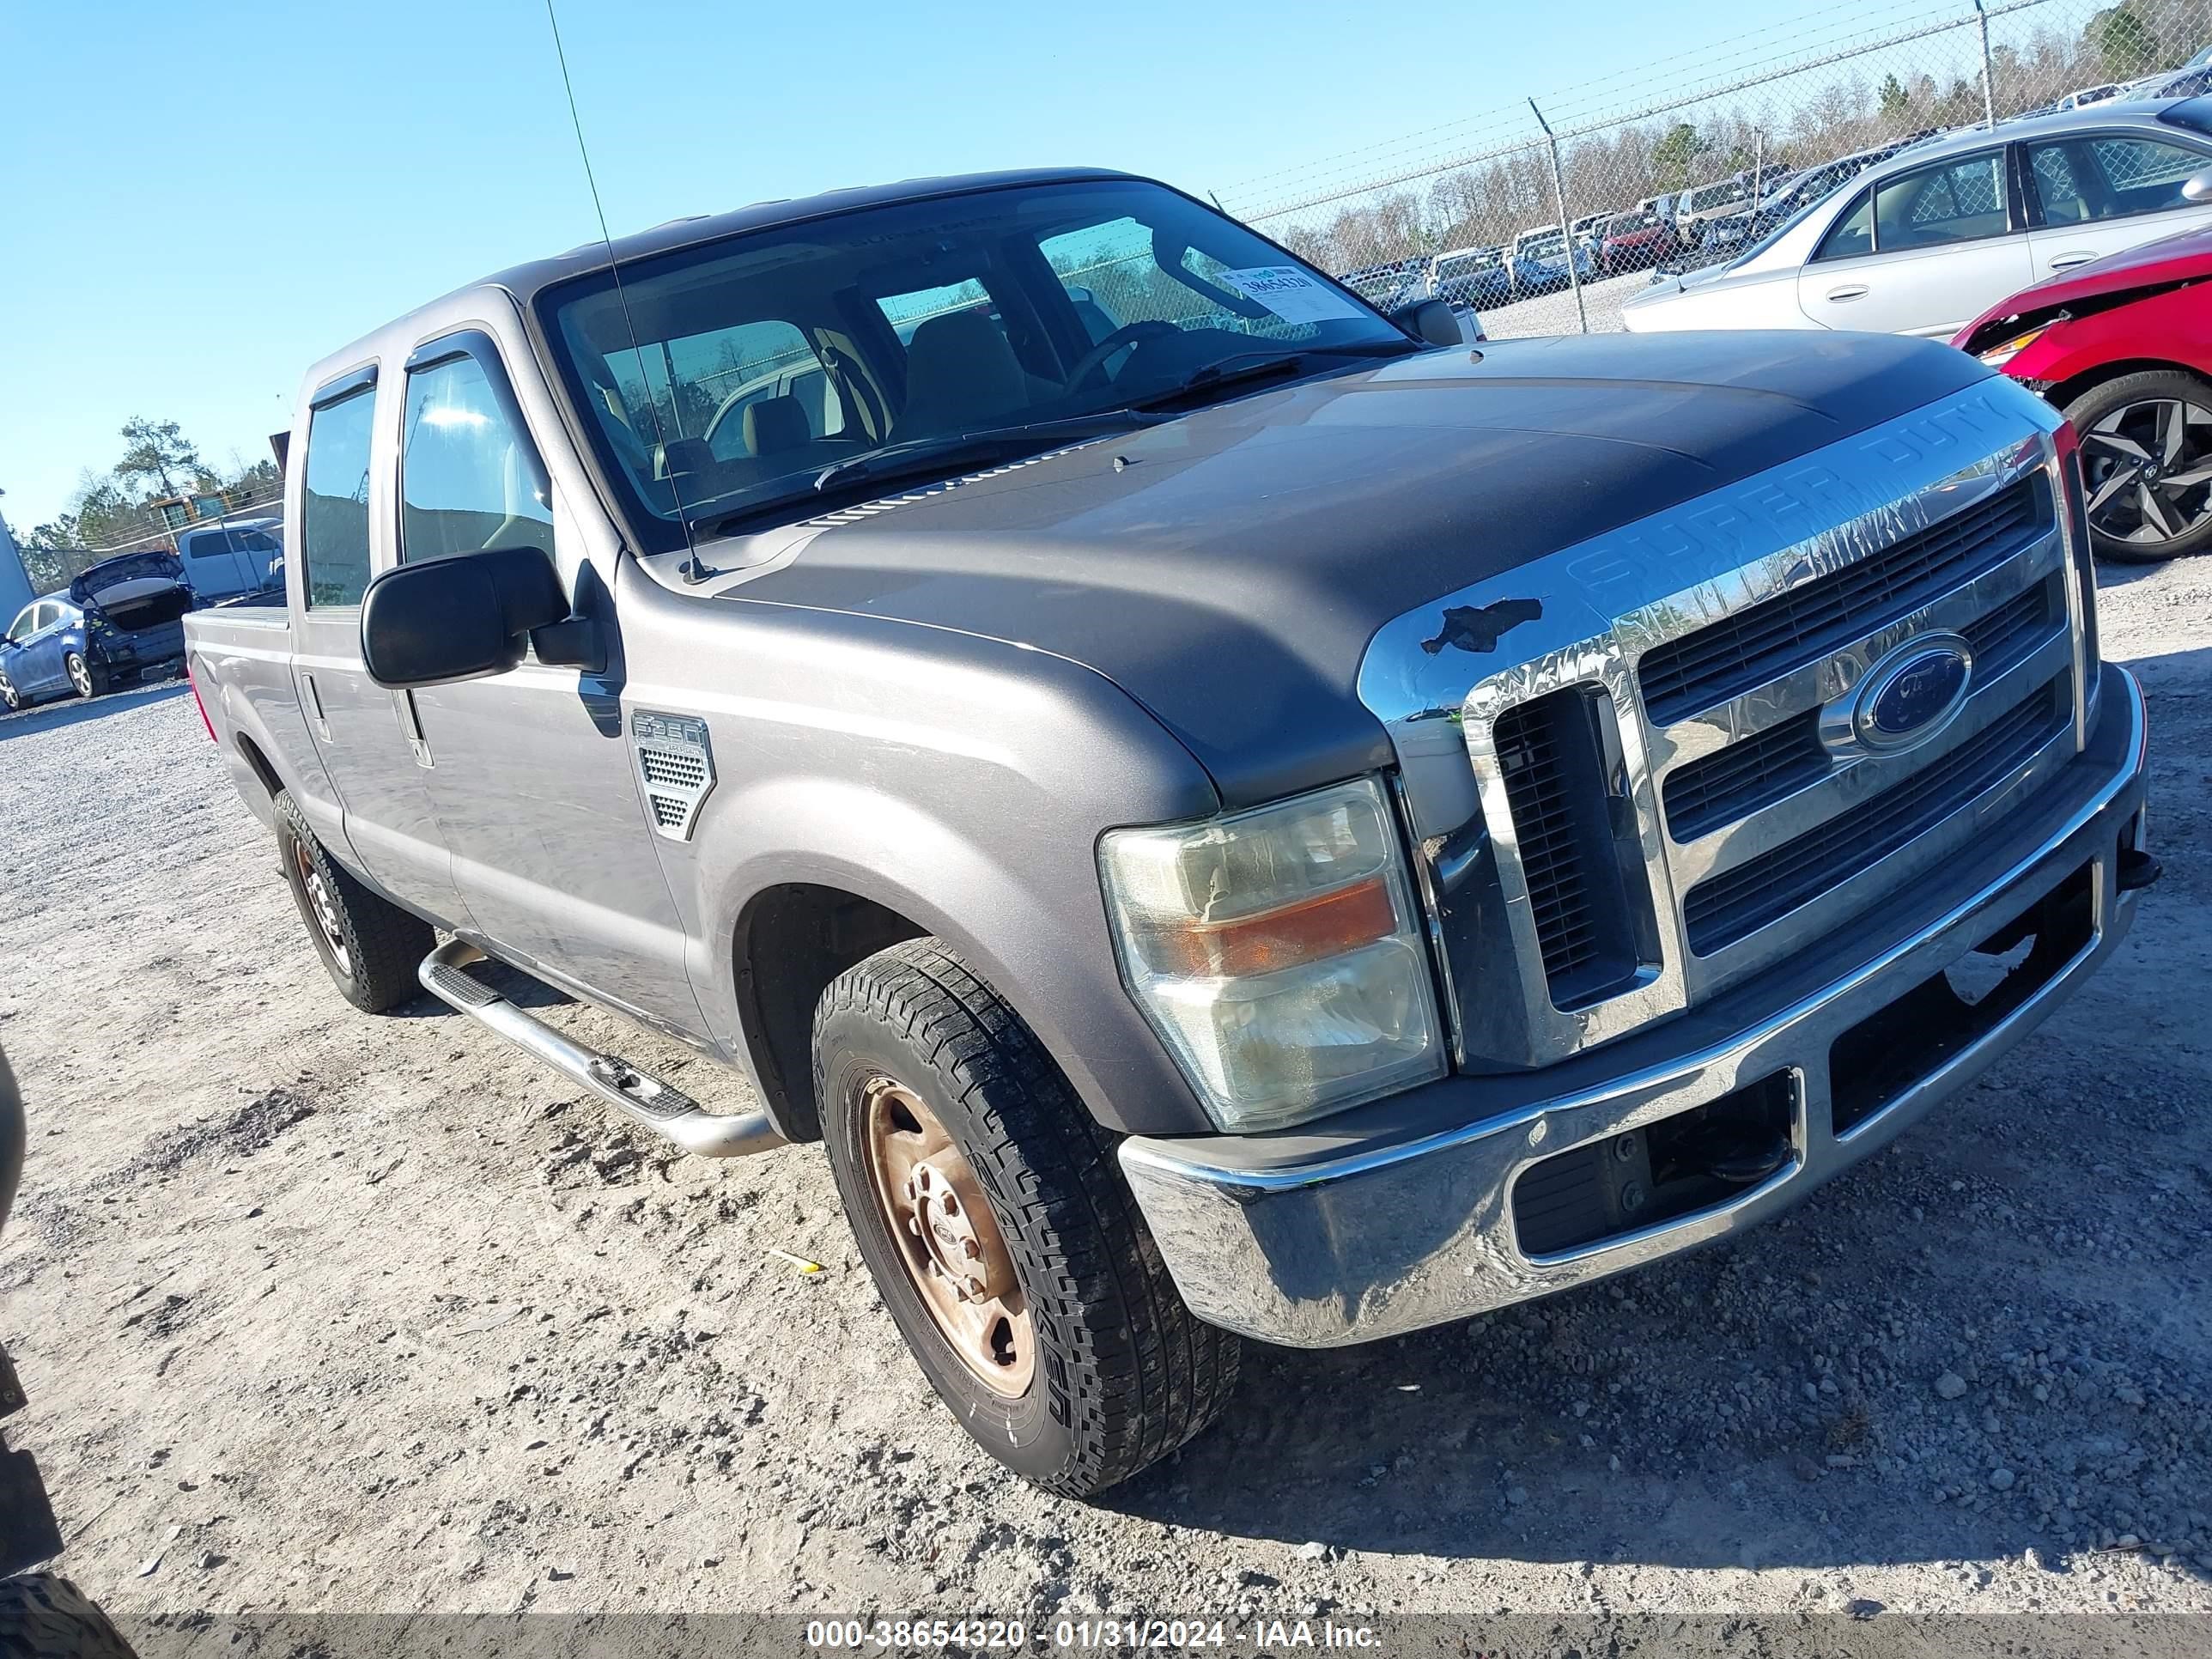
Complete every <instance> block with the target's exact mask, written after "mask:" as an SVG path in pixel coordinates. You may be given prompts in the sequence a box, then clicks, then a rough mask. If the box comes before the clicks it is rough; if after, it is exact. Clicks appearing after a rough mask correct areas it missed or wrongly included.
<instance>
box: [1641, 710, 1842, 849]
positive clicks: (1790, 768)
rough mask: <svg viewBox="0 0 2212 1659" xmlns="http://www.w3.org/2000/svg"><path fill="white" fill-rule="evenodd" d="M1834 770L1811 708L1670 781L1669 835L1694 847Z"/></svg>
mask: <svg viewBox="0 0 2212 1659" xmlns="http://www.w3.org/2000/svg"><path fill="white" fill-rule="evenodd" d="M1834 765H1835V760H1834V757H1832V756H1831V755H1830V754H1829V753H1828V750H1827V748H1826V745H1825V744H1822V743H1821V741H1820V710H1819V709H1817V708H1808V709H1807V710H1806V711H1805V712H1804V713H1803V714H1799V715H1797V716H1796V718H1795V719H1792V720H1784V721H1783V722H1782V724H1781V725H1779V726H1768V727H1767V728H1766V730H1765V731H1764V732H1759V734H1758V735H1757V736H1756V737H1752V738H1745V739H1744V741H1743V742H1741V743H1733V744H1729V746H1728V747H1727V748H1725V749H1723V750H1721V751H1720V752H1719V753H1717V754H1713V755H1708V756H1706V757H1705V758H1704V759H1703V760H1698V761H1692V762H1691V763H1689V764H1688V765H1687V766H1685V767H1684V768H1682V769H1681V770H1680V771H1679V772H1677V773H1675V774H1674V776H1672V777H1670V778H1668V780H1667V829H1668V833H1669V834H1670V835H1672V836H1674V839H1675V840H1676V841H1695V840H1696V839H1697V838H1698V837H1699V836H1702V835H1704V834H1705V832H1706V831H1708V830H1710V829H1718V828H1719V827H1720V826H1721V825H1723V824H1724V823H1735V821H1736V820H1737V819H1738V818H1741V817H1749V816H1750V815H1751V814H1752V813H1753V812H1756V811H1759V808H1760V807H1762V806H1768V805H1772V804H1773V803H1774V802H1776V801H1778V800H1780V799H1782V798H1783V797H1784V796H1785V795H1788V794H1792V793H1796V791H1797V790H1800V789H1802V788H1803V787H1805V786H1806V785H1807V784H1808V783H1813V782H1815V781H1818V780H1820V779H1821V778H1824V777H1826V776H1827V775H1828V773H1829V772H1830V771H1831V770H1832V769H1833V768H1834Z"/></svg>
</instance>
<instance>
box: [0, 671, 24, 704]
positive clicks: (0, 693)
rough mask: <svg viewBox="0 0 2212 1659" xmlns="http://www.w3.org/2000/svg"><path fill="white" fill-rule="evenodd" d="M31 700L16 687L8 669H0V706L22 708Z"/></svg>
mask: <svg viewBox="0 0 2212 1659" xmlns="http://www.w3.org/2000/svg"><path fill="white" fill-rule="evenodd" d="M29 701H30V699H29V698H27V697H26V696H24V695H23V694H22V693H21V691H18V690H16V689H15V681H13V680H11V679H9V678H8V674H7V671H6V670H4V669H0V707H5V708H11V709H13V708H22V707H23V706H24V704H26V703H27V702H29Z"/></svg>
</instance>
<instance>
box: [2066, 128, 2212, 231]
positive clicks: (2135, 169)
mask: <svg viewBox="0 0 2212 1659" xmlns="http://www.w3.org/2000/svg"><path fill="white" fill-rule="evenodd" d="M2208 166H2212V156H2207V155H2204V154H2203V152H2201V151H2198V150H2194V149H2187V148H2185V146H2183V145H2180V144H2168V143H2160V142H2159V141H2157V140H2156V139H2151V138H2127V137H2117V136H2114V135H2111V134H2107V135H2105V136H2103V137H2094V138H2068V139H2062V140H2060V141H2058V142H2057V143H2047V144H2034V145H2031V146H2030V147H2029V149H2028V171H2029V172H2030V173H2032V174H2033V177H2034V179H2035V193H2036V196H2037V198H2038V199H2039V200H2040V201H2041V203H2042V204H2043V221H2044V222H2045V224H2051V225H2072V224H2081V223H2085V222H2093V221H2096V220H2100V219H2125V218H2129V217H2131V216H2134V215H2136V214H2138V213H2164V212H2166V211H2167V210H2171V209H2173V208H2178V207H2185V206H2187V205H2188V198H2187V197H2185V196H2183V194H2182V193H2181V190H2182V186H2183V185H2185V184H2187V183H2188V182H2189V180H2190V179H2192V178H2193V177H2195V176H2196V175H2197V173H2202V172H2203V171H2204V169H2205V168H2206V167H2208Z"/></svg>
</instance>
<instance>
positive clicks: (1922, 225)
mask: <svg viewBox="0 0 2212 1659" xmlns="http://www.w3.org/2000/svg"><path fill="white" fill-rule="evenodd" d="M1874 204H1875V206H1874V217H1875V248H1876V249H1877V250H1878V251H1879V252H1883V253H1902V252H1908V251H1910V250H1911V249H1914V248H1923V247H1942V246H1947V245H1948V244H1950V243H1952V242H1972V241H1978V240H1981V239H1982V238H1983V237H1985V236H2002V235H2003V234H2005V232H2006V231H2007V229H2008V228H2009V226H2010V221H2009V219H2008V216H2007V214H2006V212H2005V186H2004V157H2003V155H2002V153H2001V152H1998V151H1996V150H1990V151H1988V152H1985V153H1984V154H1983V155H1971V156H1968V157H1966V159H1965V160H1964V161H1944V162H1939V163H1937V164H1936V166H1934V167H1917V168H1916V169H1914V170H1913V171H1912V172H1911V173H1905V174H1903V175H1901V176H1899V177H1898V178H1895V179H1891V180H1889V182H1888V183H1887V184H1885V185H1880V186H1878V187H1877V188H1876V189H1875V194H1874Z"/></svg>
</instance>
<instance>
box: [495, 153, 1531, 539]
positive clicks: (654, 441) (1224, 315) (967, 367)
mask: <svg viewBox="0 0 2212 1659" xmlns="http://www.w3.org/2000/svg"><path fill="white" fill-rule="evenodd" d="M1553 234H1554V235H1555V236H1556V234H1557V233H1556V232H1555V233H1553ZM1405 285H1406V281H1405V280H1401V281H1399V282H1396V283H1392V284H1391V286H1392V287H1393V289H1394V290H1395V289H1400V288H1403V287H1404V286H1405ZM625 300H626V301H628V309H627V313H625V311H624V308H623V301H625ZM536 303H537V306H538V311H539V314H540V316H541V318H542V319H543V321H544V325H545V332H546V335H547V337H548V338H549V339H550V342H551V343H552V346H553V351H554V356H555V358H556V364H557V367H558V368H560V370H561V373H562V379H563V381H564V383H565V384H566V386H567V388H568V395H569V396H570V398H572V400H573V401H574V404H575V406H576V407H577V409H578V410H579V412H580V415H581V416H582V417H583V423H584V425H585V427H586V432H587V434H588V435H589V436H590V438H591V441H592V447H593V448H594V450H595V451H596V452H597V454H598V459H599V464H600V468H601V471H602V473H603V474H604V475H605V477H607V479H608V481H609V483H611V485H612V486H613V487H614V489H615V493H616V494H617V496H618V497H619V498H621V499H622V501H623V505H624V511H625V514H626V516H628V517H630V518H631V519H633V520H635V524H634V526H633V527H634V529H635V532H636V539H637V541H638V543H639V544H641V547H642V548H643V549H644V550H647V551H648V552H668V551H673V550H678V549H680V548H682V547H684V545H685V543H686V528H685V527H686V526H687V524H690V525H695V526H701V527H702V528H703V529H704V530H705V531H706V532H707V533H708V534H714V533H726V532H727V531H728V529H730V528H732V527H735V526H744V525H749V524H750V523H752V522H753V521H754V520H757V519H763V518H764V517H768V516H773V515H775V514H777V513H788V512H789V511H790V510H791V509H793V508H797V507H805V508H807V509H808V510H810V511H811V510H813V509H814V508H815V507H816V506H817V503H818V502H819V501H822V500H823V494H824V491H825V490H827V489H830V488H831V484H830V483H829V482H828V481H835V480H847V481H849V482H848V483H846V484H845V486H844V487H846V488H851V487H853V485H854V484H856V483H858V482H859V481H860V480H861V479H864V478H866V479H872V480H874V481H875V482H876V483H878V484H880V482H881V480H882V479H883V478H884V476H885V469H887V468H889V467H890V466H892V465H897V466H900V467H902V468H907V469H910V468H912V467H913V466H915V465H927V464H929V460H930V458H933V457H934V456H936V455H938V454H939V453H948V454H949V453H952V452H953V451H954V450H956V449H957V450H959V451H960V452H961V453H963V454H964V453H969V452H972V451H976V450H978V449H979V448H981V447H984V446H986V445H998V446H1006V445H1010V444H1016V443H1018V441H1020V440H1021V439H1022V438H1023V435H1024V434H1026V433H1027V432H1028V431H1029V430H1030V429H1031V428H1040V427H1045V426H1048V425H1049V426H1050V428H1051V435H1052V436H1053V437H1054V438H1056V439H1057V440H1058V441H1063V442H1064V441H1066V436H1065V435H1066V432H1067V430H1068V424H1067V423H1069V422H1089V421H1091V420H1094V419H1103V417H1106V416H1113V415H1117V414H1121V413H1124V412H1126V411H1127V410H1130V408H1131V406H1132V405H1133V404H1140V403H1144V402H1146V401H1147V400H1151V399H1155V398H1161V397H1164V396H1170V395H1197V394H1196V392H1195V388H1194V380H1193V377H1194V376H1195V375H1197V374H1199V373H1200V371H1201V370H1206V369H1210V368H1212V367H1213V366H1215V365H1217V364H1226V363H1229V362H1232V361H1237V360H1243V359H1249V358H1251V357H1253V356H1255V355H1257V356H1270V355H1284V356H1288V355H1291V354H1292V353H1296V354H1297V355H1298V356H1299V358H1300V368H1302V369H1303V368H1304V363H1305V362H1306V361H1307V360H1308V359H1309V358H1311V359H1315V360H1317V361H1316V368H1315V369H1314V370H1312V371H1309V372H1322V370H1323V369H1325V368H1328V367H1334V365H1333V364H1330V363H1328V362H1326V361H1325V360H1326V359H1327V358H1328V356H1329V354H1331V353H1341V354H1345V356H1346V359H1347V360H1348V359H1349V358H1351V357H1357V356H1389V355H1395V354H1396V353H1398V352H1400V351H1406V350H1411V349H1413V344H1412V343H1411V342H1410V341H1408V340H1407V337H1406V336H1405V335H1404V334H1402V333H1401V332H1400V331H1398V330H1396V329H1395V328H1394V327H1392V326H1391V325H1389V323H1388V322H1386V321H1385V320H1384V319H1383V318H1381V317H1380V316H1378V315H1377V314H1376V313H1375V311H1374V310H1372V309H1370V307H1368V306H1366V305H1363V304H1362V303H1361V302H1360V301H1359V300H1358V299H1357V298H1355V297H1354V296H1353V295H1351V294H1349V293H1347V292H1346V290H1345V289H1344V288H1343V287H1340V286H1339V285H1338V284H1337V283H1334V282H1332V281H1331V280H1330V279H1329V278H1328V277H1327V276H1322V275H1321V274H1320V273H1319V272H1317V271H1315V270H1312V269H1310V267H1307V266H1304V265H1302V264H1299V263H1298V261H1297V259H1296V258H1293V257H1292V256H1291V255H1290V254H1288V253H1285V252H1284V251H1283V250H1282V249H1280V248H1279V247H1276V246H1273V245H1272V244H1270V243H1267V242H1266V241H1264V240H1261V238H1260V237H1259V236H1258V235H1256V234H1254V233H1253V232H1251V231H1249V230H1248V229H1246V228H1244V227H1243V226H1242V225H1239V224H1237V223H1235V222H1233V221H1231V220H1229V219H1227V218H1225V217H1223V216H1221V215H1219V214H1217V213H1215V212H1213V211H1212V210H1210V209H1207V208H1205V207H1201V206H1200V205H1199V204H1197V203H1194V202H1193V201H1191V200H1189V199H1188V197H1182V196H1179V195H1177V194H1176V193H1175V192H1174V191H1169V190H1166V189H1164V188H1162V187H1160V186H1158V185H1148V184H1143V183H1139V182H1137V181H1134V180H1128V181H1124V180H1109V179H1085V180H1069V181H1066V182H1061V183H1056V184H1040V185H1019V186H1014V187H1009V188H1004V189H998V190H983V191H968V192H963V193H960V194H956V195H951V196H945V197H928V198H924V199H921V200H909V201H903V202H895V203H890V204H884V205H882V206H877V207H867V208H857V209H852V210H847V211H843V212H839V213H835V214H832V215H829V216H823V217H817V218H814V219H809V220H803V221H800V222H794V223H792V224H788V225H783V226H777V227H773V228H765V229H762V230H757V231H753V232H750V233H746V234H740V235H735V236H729V237H725V238H723V239H721V240H717V241H713V242H707V243H702V244H700V245H697V246H692V247H688V248H683V249H679V250H677V251H675V252H670V253H666V254H663V255H660V256H658V257H656V258H652V259H649V260H641V261H639V262H637V264H635V266H634V267H625V269H624V270H623V283H622V289H621V293H620V295H617V292H616V291H615V288H614V284H613V282H612V280H611V277H609V276H607V275H606V274H605V273H604V272H600V273H596V274H594V275H592V276H585V277H580V278H577V279H574V280H573V281H571V282H568V283H562V284H560V285H557V286H556V287H554V288H551V289H548V290H546V291H545V292H544V294H542V295H539V296H538V300H537V301H536ZM633 330H634V331H635V332H634V333H633ZM745 331H750V333H747V332H745ZM740 334H741V335H742V336H743V337H742V338H741V339H738V340H735V341H733V342H732V349H730V350H728V351H726V352H725V351H723V350H721V349H719V348H718V349H714V350H711V351H710V350H704V349H693V348H692V347H691V345H690V343H691V342H698V341H705V340H708V339H712V338H717V337H727V336H732V335H740ZM1102 348H1103V349H1102ZM817 371H818V372H817ZM1232 384H1233V382H1232ZM1186 388H1191V390H1190V391H1188V392H1186V390H1185V389H1186ZM1215 395H1227V394H1226V393H1222V394H1215ZM748 427H750V429H751V430H750V436H748V435H747V432H746V428H748ZM710 428H711V432H712V435H711V436H709V435H708V433H709V431H710ZM702 438H703V439H704V440H705V441H703V442H702V441H700V440H702ZM1035 447H1036V448H1037V449H1040V450H1041V449H1043V448H1047V447H1051V444H1050V443H1049V442H1048V441H1044V440H1042V439H1041V440H1040V441H1038V442H1037V443H1036V446H1035ZM890 452H896V453H895V455H894V454H892V453H890ZM917 455H919V456H920V457H921V459H919V460H917V459H916V457H917ZM863 461H865V462H866V465H865V466H849V465H845V463H848V462H863ZM801 516H804V515H803V514H801ZM695 533H696V532H695Z"/></svg>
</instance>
